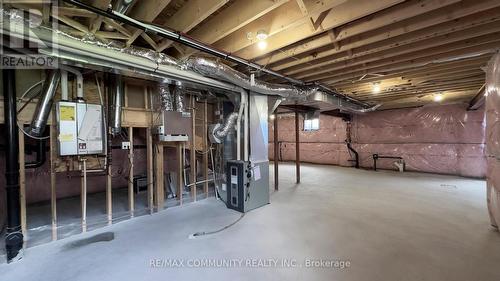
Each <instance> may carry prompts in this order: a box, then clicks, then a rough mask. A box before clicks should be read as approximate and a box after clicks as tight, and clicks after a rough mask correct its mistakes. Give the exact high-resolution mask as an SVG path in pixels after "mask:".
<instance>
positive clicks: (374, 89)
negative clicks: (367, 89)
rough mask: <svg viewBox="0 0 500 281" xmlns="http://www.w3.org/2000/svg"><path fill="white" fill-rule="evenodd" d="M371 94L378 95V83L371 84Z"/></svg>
mask: <svg viewBox="0 0 500 281" xmlns="http://www.w3.org/2000/svg"><path fill="white" fill-rule="evenodd" d="M373 92H374V93H375V94H377V93H380V84H379V83H375V84H373Z"/></svg>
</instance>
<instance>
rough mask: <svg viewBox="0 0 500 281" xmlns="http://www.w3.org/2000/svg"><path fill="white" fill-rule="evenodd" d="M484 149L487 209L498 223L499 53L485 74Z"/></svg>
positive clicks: (499, 216)
mask: <svg viewBox="0 0 500 281" xmlns="http://www.w3.org/2000/svg"><path fill="white" fill-rule="evenodd" d="M486 95H487V96H486V151H487V156H488V175H487V179H488V194H487V195H488V210H489V212H490V218H491V224H492V225H495V226H498V225H499V224H500V54H497V55H495V56H494V57H493V58H492V59H491V61H490V63H489V65H488V71H487V74H486Z"/></svg>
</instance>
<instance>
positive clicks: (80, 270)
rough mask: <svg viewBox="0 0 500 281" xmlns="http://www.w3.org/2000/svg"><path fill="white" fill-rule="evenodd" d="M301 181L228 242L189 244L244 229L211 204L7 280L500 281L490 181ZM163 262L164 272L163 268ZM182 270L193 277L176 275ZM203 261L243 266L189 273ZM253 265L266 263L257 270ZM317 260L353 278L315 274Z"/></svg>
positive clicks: (104, 236)
mask: <svg viewBox="0 0 500 281" xmlns="http://www.w3.org/2000/svg"><path fill="white" fill-rule="evenodd" d="M294 169H295V167H294V166H293V165H289V164H283V165H280V180H281V183H280V191H279V192H273V193H272V195H271V204H270V205H267V206H265V207H263V208H260V209H257V210H254V211H251V212H249V213H247V214H246V215H245V216H244V217H243V218H242V219H241V220H240V221H239V222H237V223H236V224H235V225H233V226H231V227H230V228H228V229H226V230H224V231H222V232H219V233H216V234H213V235H208V236H201V237H198V238H194V239H192V238H191V239H190V234H193V233H195V232H200V231H211V230H216V229H219V228H221V227H223V226H226V225H228V224H230V223H232V222H234V221H236V220H237V219H238V218H239V217H240V214H239V213H237V212H235V211H232V210H229V209H227V208H225V206H223V205H222V203H221V202H220V201H218V200H215V199H214V198H210V199H206V200H201V201H198V202H196V203H191V204H185V205H184V206H181V207H173V208H169V209H167V210H165V211H163V212H161V213H157V214H154V215H152V216H149V215H146V216H142V217H139V218H136V219H133V220H127V221H123V222H120V223H118V224H115V225H112V226H109V227H103V228H100V229H98V230H94V231H90V232H87V233H86V234H80V235H75V236H72V237H70V238H67V239H62V240H59V241H56V242H53V243H48V244H45V245H41V246H36V247H33V248H29V249H27V250H26V251H25V255H24V258H23V259H22V260H21V261H18V262H15V263H13V264H9V265H7V264H5V263H3V264H0V276H2V278H1V279H2V280H3V279H4V278H3V277H6V278H7V279H8V280H166V279H167V278H168V279H169V280H201V279H203V280H356V281H358V280H371V281H375V280H380V281H388V280H398V281H399V280H406V281H408V280H440V281H441V280H467V281H470V280H481V281H489V280H491V281H498V280H500V267H499V266H498V263H499V261H500V234H499V233H498V232H497V231H495V230H493V229H492V228H491V227H490V226H489V220H488V213H487V209H486V198H485V194H486V192H485V188H486V187H485V181H482V180H473V179H465V178H459V177H454V176H442V175H432V174H422V173H396V172H391V171H378V172H373V171H367V170H356V169H352V168H341V167H332V166H320V165H303V167H302V183H301V184H300V185H295V184H294V182H293V181H294V179H295V175H294ZM271 171H272V168H271ZM271 178H272V176H271ZM99 234H101V235H99ZM96 235H97V236H96ZM113 235H114V239H112V238H113V237H112V236H113ZM91 237H93V238H92V239H87V238H91ZM111 239H112V240H111ZM100 240H102V241H100ZM107 240H110V241H107ZM99 241H100V242H99ZM153 259H157V260H160V261H161V260H163V261H165V263H163V266H161V267H152V266H151V261H152V260H153ZM171 259H175V260H177V261H182V262H183V263H184V266H180V267H178V268H175V267H168V266H165V265H166V261H169V260H170V261H172V260H171ZM202 259H214V260H222V259H225V260H226V261H227V260H233V259H234V260H243V264H242V265H241V266H238V265H236V266H234V267H230V268H216V267H215V268H214V267H208V268H196V267H190V266H189V265H188V264H189V263H191V265H195V264H196V263H197V261H201V260H202ZM248 259H256V260H257V261H260V262H264V261H267V262H266V264H265V265H264V267H259V264H258V263H256V264H255V266H257V268H252V267H250V266H248V265H245V264H246V263H247V260H248ZM307 259H313V260H319V259H324V260H343V261H349V263H350V266H349V267H348V268H344V269H339V268H334V267H328V266H325V267H323V268H318V267H312V268H311V267H310V268H308V267H306V266H305V262H306V260H307ZM270 260H274V261H277V262H278V266H277V267H275V266H273V262H271V261H270ZM283 260H286V261H288V262H289V264H290V261H291V260H296V261H297V264H296V267H293V266H292V267H282V266H281V263H282V261H283ZM252 262H253V261H252ZM301 264H302V266H300V265H301ZM171 265H176V264H172V263H171ZM177 265H180V264H179V263H177ZM267 266H268V267H267ZM7 279H5V280H7Z"/></svg>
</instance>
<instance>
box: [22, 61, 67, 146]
mask: <svg viewBox="0 0 500 281" xmlns="http://www.w3.org/2000/svg"><path fill="white" fill-rule="evenodd" d="M60 80H61V71H60V70H59V69H56V70H49V71H48V73H47V77H46V78H45V82H44V84H43V88H42V93H41V95H42V96H41V97H40V98H39V99H38V103H37V105H36V109H35V113H34V115H33V119H32V121H31V125H30V128H29V131H28V134H29V135H31V136H34V137H40V136H42V135H43V132H44V130H45V127H46V126H47V119H48V118H49V114H50V110H51V108H52V103H53V101H54V95H55V93H56V90H57V86H58V85H59V81H60Z"/></svg>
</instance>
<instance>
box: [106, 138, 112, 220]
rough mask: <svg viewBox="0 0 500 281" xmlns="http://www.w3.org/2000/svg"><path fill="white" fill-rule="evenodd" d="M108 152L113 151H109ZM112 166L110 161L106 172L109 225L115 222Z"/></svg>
mask: <svg viewBox="0 0 500 281" xmlns="http://www.w3.org/2000/svg"><path fill="white" fill-rule="evenodd" d="M108 138H111V134H109V135H108ZM108 141H110V140H108ZM108 153H113V152H112V151H108ZM112 166H113V165H112V164H111V163H108V169H107V173H106V215H107V218H108V225H110V224H112V223H113V186H112V184H113V183H112V180H113V178H112V175H111V170H112Z"/></svg>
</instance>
